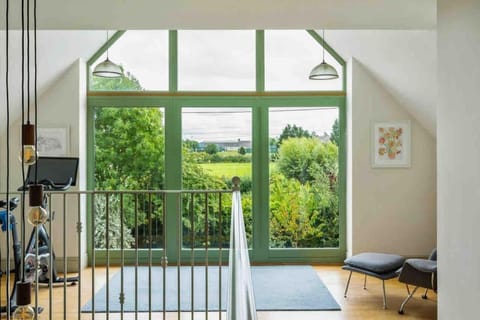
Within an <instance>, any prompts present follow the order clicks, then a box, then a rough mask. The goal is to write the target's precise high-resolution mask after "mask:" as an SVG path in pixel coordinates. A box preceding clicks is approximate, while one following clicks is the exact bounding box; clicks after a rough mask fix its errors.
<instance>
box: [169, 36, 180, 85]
mask: <svg viewBox="0 0 480 320" xmlns="http://www.w3.org/2000/svg"><path fill="white" fill-rule="evenodd" d="M168 60H169V61H168V63H169V67H168V70H169V72H168V91H170V92H177V91H178V32H177V30H170V31H169V32H168Z"/></svg>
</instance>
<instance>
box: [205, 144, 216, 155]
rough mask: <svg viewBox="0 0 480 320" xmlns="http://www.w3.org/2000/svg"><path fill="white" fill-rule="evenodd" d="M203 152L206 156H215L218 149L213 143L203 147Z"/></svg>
mask: <svg viewBox="0 0 480 320" xmlns="http://www.w3.org/2000/svg"><path fill="white" fill-rule="evenodd" d="M205 152H206V153H208V154H216V153H217V152H218V147H217V145H216V144H214V143H209V144H207V146H206V147H205Z"/></svg>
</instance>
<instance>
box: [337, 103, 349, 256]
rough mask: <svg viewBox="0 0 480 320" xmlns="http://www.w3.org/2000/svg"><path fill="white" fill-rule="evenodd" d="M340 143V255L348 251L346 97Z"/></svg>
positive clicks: (341, 117)
mask: <svg viewBox="0 0 480 320" xmlns="http://www.w3.org/2000/svg"><path fill="white" fill-rule="evenodd" d="M338 106H339V118H340V119H339V120H340V143H339V150H338V155H339V157H338V161H339V162H338V177H339V181H338V183H339V184H338V202H339V203H338V212H339V223H338V225H339V228H340V230H339V249H340V257H345V255H346V251H347V110H346V99H345V98H344V99H341V100H340V102H339V105H338Z"/></svg>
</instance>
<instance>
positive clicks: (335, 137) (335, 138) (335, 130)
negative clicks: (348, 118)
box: [330, 119, 340, 146]
mask: <svg viewBox="0 0 480 320" xmlns="http://www.w3.org/2000/svg"><path fill="white" fill-rule="evenodd" d="M330 141H332V142H333V143H335V144H336V145H337V146H338V145H339V142H340V124H339V122H338V119H335V122H334V123H333V126H332V134H331V135H330Z"/></svg>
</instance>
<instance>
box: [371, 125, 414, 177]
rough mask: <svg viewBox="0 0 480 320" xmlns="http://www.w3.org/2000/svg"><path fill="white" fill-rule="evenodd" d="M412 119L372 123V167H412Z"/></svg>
mask: <svg viewBox="0 0 480 320" xmlns="http://www.w3.org/2000/svg"><path fill="white" fill-rule="evenodd" d="M410 139H411V137H410V120H405V121H390V122H374V123H373V124H372V167H374V168H384V167H390V168H395V167H398V168H408V167H410V149H411V146H410V144H411V141H410Z"/></svg>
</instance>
